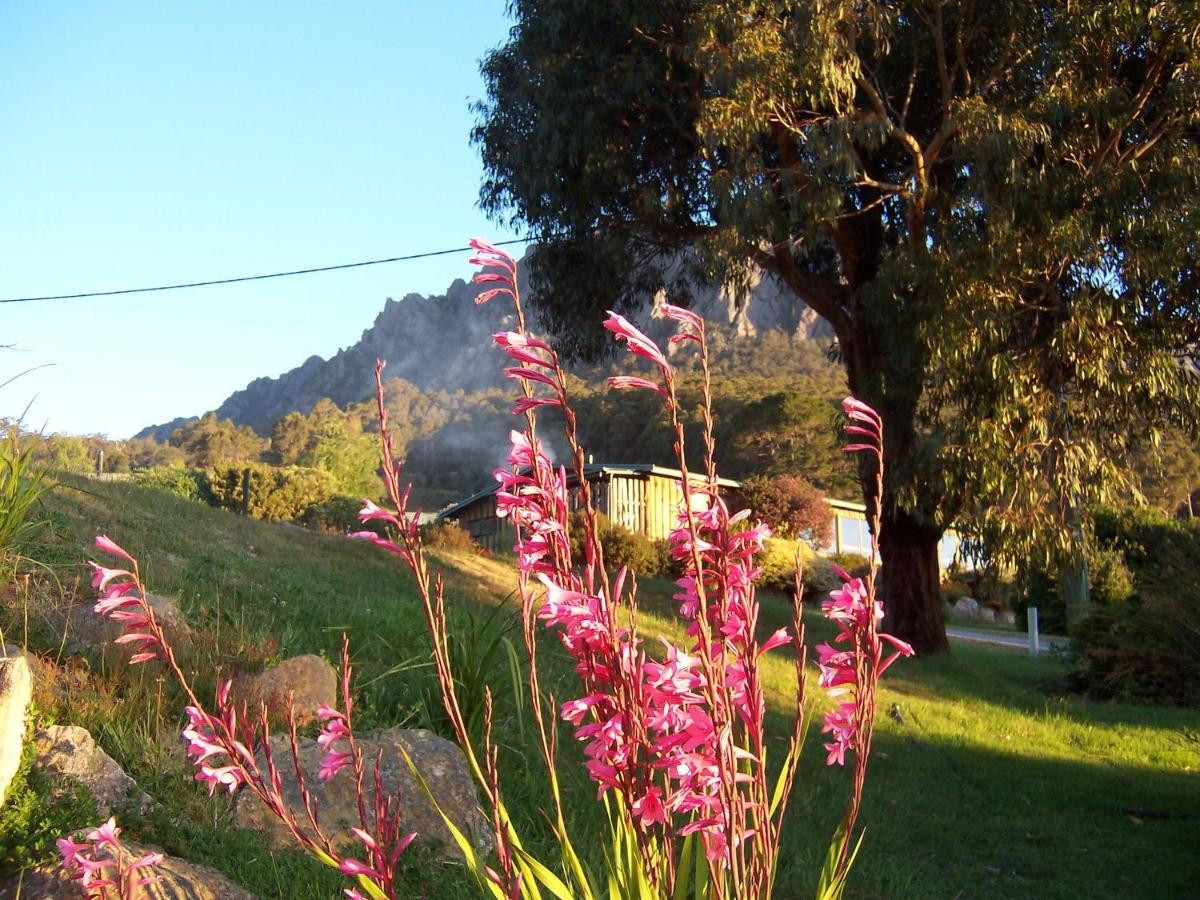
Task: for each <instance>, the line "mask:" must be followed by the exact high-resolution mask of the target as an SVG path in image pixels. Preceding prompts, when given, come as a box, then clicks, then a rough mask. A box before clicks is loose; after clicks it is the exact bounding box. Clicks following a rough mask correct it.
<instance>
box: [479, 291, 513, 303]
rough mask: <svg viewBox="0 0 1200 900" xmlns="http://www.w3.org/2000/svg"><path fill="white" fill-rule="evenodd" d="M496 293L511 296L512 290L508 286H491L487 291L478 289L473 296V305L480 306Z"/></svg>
mask: <svg viewBox="0 0 1200 900" xmlns="http://www.w3.org/2000/svg"><path fill="white" fill-rule="evenodd" d="M498 294H508V296H510V297H512V296H513V292H512V291H511V290H509V289H508V288H492V289H491V290H488V291H480V292H479V294H477V295H476V297H475V305H476V306H482V305H483V304H485V303H487V302H488V301H489V300H491V299H492V298H493V297H495V296H497V295H498Z"/></svg>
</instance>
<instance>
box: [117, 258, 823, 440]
mask: <svg viewBox="0 0 1200 900" xmlns="http://www.w3.org/2000/svg"><path fill="white" fill-rule="evenodd" d="M478 292H479V289H478V288H477V287H476V286H475V285H473V284H469V283H467V282H465V281H462V280H455V282H454V283H453V284H451V285H450V287H449V289H448V290H447V291H446V293H445V294H443V295H441V296H432V297H425V296H423V295H421V294H409V295H407V296H406V297H404V298H403V299H402V300H399V301H396V300H393V299H390V298H389V299H388V301H387V303H386V304H385V305H384V307H383V310H382V311H381V312H380V313H379V315H378V316H377V317H376V318H375V323H374V324H373V325H372V326H371V327H370V328H368V329H367V330H365V331H364V332H363V333H362V337H361V338H360V339H359V341H358V343H356V344H354V345H353V346H351V347H347V348H345V349H343V350H340V351H338V353H336V354H335V355H334V356H333V357H331V358H330V359H322V358H321V357H320V356H310V357H309V358H308V359H307V360H305V361H304V362H303V363H302V364H301V365H299V366H297V367H296V368H294V369H292V370H291V371H288V372H284V373H283V374H282V375H280V376H278V377H276V378H270V377H263V378H257V379H255V380H254V381H252V382H250V384H248V385H247V386H246V387H245V388H244V389H242V390H240V391H237V392H235V393H234V394H232V395H230V396H229V398H228V399H226V400H225V402H224V403H222V404H221V406H220V407H219V408H218V409H217V410H216V413H217V416H218V418H222V419H225V418H227V419H232V420H233V421H234V422H235V423H236V424H238V425H249V426H251V427H252V428H254V429H255V431H257V432H259V433H260V434H269V433H270V431H271V427H272V425H273V424H274V423H275V421H276V420H277V419H279V418H280V417H281V416H284V415H286V414H287V413H289V412H293V411H299V412H303V413H307V412H308V411H309V410H310V409H311V408H312V406H313V404H314V403H316V402H317V401H318V400H320V399H322V398H324V397H328V398H329V399H331V400H333V401H334V402H335V403H337V404H338V405H341V406H344V405H345V404H347V403H352V402H355V401H358V400H362V399H364V398H365V397H367V396H369V395H370V394H371V393H372V392H373V391H374V386H375V381H374V377H375V376H374V371H375V360H376V359H377V358H380V359H385V360H387V363H388V366H387V374H388V375H389V376H391V377H400V378H404V379H406V380H407V381H410V382H412V383H413V384H414V385H416V386H417V387H418V388H434V387H436V388H438V389H441V390H459V389H461V390H466V391H471V390H478V389H480V388H484V387H489V386H493V385H497V384H499V383H500V381H501V380H502V376H501V375H500V366H499V365H498V363H499V362H500V358H499V357H498V356H495V355H494V354H493V352H492V348H491V335H492V334H494V333H495V332H497V331H500V330H503V329H505V328H507V327H510V326H511V321H510V320H511V318H512V315H511V311H510V308H509V307H508V306H507V305H506V304H504V303H502V302H501V300H500V299H497V300H495V301H493V302H491V303H488V304H486V305H484V306H482V307H480V306H477V305H476V304H475V302H474V301H475V297H476V295H477V294H478ZM656 302H660V299H656ZM692 308H693V309H695V310H696V311H697V312H699V313H701V314H702V315H703V316H704V317H705V318H706V319H707V320H708V321H710V322H713V323H718V324H720V325H723V326H725V329H724V330H725V331H726V332H727V333H729V334H731V335H732V336H733V338H734V339H735V340H753V339H754V338H755V337H756V336H757V335H758V334H760V333H761V332H763V331H766V330H772V329H779V330H782V331H784V332H786V333H787V334H789V335H791V336H794V337H797V338H806V337H823V336H827V335H828V334H829V331H828V328H827V326H825V324H824V323H823V322H822V321H821V320H820V319H819V318H818V317H817V316H816V314H815V313H813V312H812V311H811V310H809V309H807V308H806V307H803V306H801V305H799V304H797V303H795V301H793V300H792V299H790V297H788V296H787V295H785V294H784V293H783V292H782V291H781V290H780V289H779V287H778V285H776V284H775V283H774V282H773V281H772V280H770V279H768V278H762V279H759V280H758V282H757V283H756V284H754V285H753V287H752V290H751V292H750V295H749V297H748V298H747V299H746V300H745V301H743V302H739V301H738V298H737V297H735V296H733V295H732V294H730V293H729V292H727V291H724V290H721V289H719V288H709V289H707V290H701V291H697V292H696V294H695V296H694V297H693V303H692ZM640 324H642V325H644V326H645V327H646V329H647V331H649V332H650V333H651V334H652V335H653V334H655V332H656V331H657V330H660V329H662V328H663V327H664V325H663V324H661V323H659V322H658V321H657V320H653V319H651V318H650V316H649V315H648V314H647V315H646V316H644V317H642V322H641V323H640ZM185 421H186V420H184V419H176V420H174V421H172V422H170V423H167V424H164V425H156V426H150V427H148V428H146V429H144V430H143V431H141V432H140V433H139V434H138V437H147V436H153V437H155V438H157V439H158V440H165V439H166V438H167V437H169V436H170V433H171V431H172V430H173V429H175V428H177V427H179V425H181V424H182V423H183V422H185Z"/></svg>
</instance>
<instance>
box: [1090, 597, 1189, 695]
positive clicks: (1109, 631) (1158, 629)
mask: <svg viewBox="0 0 1200 900" xmlns="http://www.w3.org/2000/svg"><path fill="white" fill-rule="evenodd" d="M1074 637H1075V665H1074V670H1073V672H1072V682H1073V685H1072V686H1073V687H1074V688H1076V689H1077V690H1080V691H1082V692H1084V693H1086V694H1088V695H1089V696H1092V697H1095V698H1097V699H1103V700H1108V699H1124V700H1141V701H1146V702H1157V703H1163V702H1165V703H1177V704H1181V705H1185V706H1200V657H1198V656H1197V654H1196V648H1197V647H1200V604H1198V603H1197V596H1196V591H1195V588H1191V589H1188V590H1183V591H1181V592H1180V593H1178V594H1167V595H1165V596H1158V597H1153V598H1151V599H1149V600H1147V601H1145V602H1144V603H1142V604H1125V605H1123V606H1101V607H1098V608H1097V609H1096V610H1094V611H1093V613H1092V615H1091V616H1090V617H1089V618H1088V619H1087V620H1086V621H1085V622H1084V623H1083V624H1082V625H1080V626H1079V628H1077V629H1076V631H1075V633H1074Z"/></svg>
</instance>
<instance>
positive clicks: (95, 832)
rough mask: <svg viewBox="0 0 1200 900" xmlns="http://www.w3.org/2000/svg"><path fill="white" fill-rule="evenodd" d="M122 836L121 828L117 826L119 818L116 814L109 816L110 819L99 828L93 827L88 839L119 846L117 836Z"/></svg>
mask: <svg viewBox="0 0 1200 900" xmlns="http://www.w3.org/2000/svg"><path fill="white" fill-rule="evenodd" d="M120 836H121V829H120V828H118V827H117V819H116V817H115V816H109V818H108V821H107V822H105V823H104V824H103V825H101V826H99V827H98V828H93V829H92V830H91V831H89V832H88V833H87V839H88V840H89V841H92V842H93V843H100V844H109V845H110V846H113V847H115V846H117V838H119V837H120Z"/></svg>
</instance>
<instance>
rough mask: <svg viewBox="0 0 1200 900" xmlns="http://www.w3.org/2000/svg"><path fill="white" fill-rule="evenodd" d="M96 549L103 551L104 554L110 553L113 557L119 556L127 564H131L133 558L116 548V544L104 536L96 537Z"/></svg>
mask: <svg viewBox="0 0 1200 900" xmlns="http://www.w3.org/2000/svg"><path fill="white" fill-rule="evenodd" d="M96 549H97V550H103V551H104V552H105V553H111V554H112V555H113V556H119V557H121V558H122V559H126V560H128V561H129V562H133V557H132V556H130V555H129V554H128V553H126V552H125V551H124V550H122V549H121V548H120V547H118V546H117V544H116V542H115V541H114V540H113V539H112V538H110V537H109V536H108V535H106V534H101V535H97V536H96Z"/></svg>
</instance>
